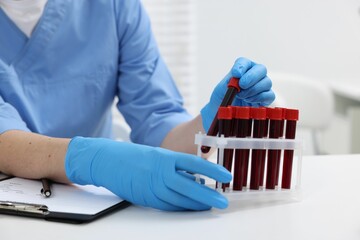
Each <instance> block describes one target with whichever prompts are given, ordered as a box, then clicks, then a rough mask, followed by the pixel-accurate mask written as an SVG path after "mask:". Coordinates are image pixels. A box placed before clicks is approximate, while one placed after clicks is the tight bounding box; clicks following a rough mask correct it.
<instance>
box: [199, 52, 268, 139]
mask: <svg viewBox="0 0 360 240" xmlns="http://www.w3.org/2000/svg"><path fill="white" fill-rule="evenodd" d="M266 74H267V70H266V67H265V66H264V65H261V64H257V63H254V62H252V61H251V60H249V59H246V58H239V59H237V60H236V61H235V63H234V66H233V67H232V69H231V71H230V72H229V73H228V74H227V75H226V76H225V78H224V79H223V80H222V81H221V82H220V83H219V84H218V85H217V86H216V87H215V89H214V91H213V93H212V94H211V98H210V101H209V103H208V104H206V105H205V107H204V108H203V109H202V110H201V117H202V120H203V127H204V129H205V131H206V132H208V130H209V128H210V125H211V122H212V121H213V119H214V117H215V115H216V113H217V111H218V108H219V106H220V104H221V101H222V100H223V98H224V96H225V93H226V91H227V89H228V86H227V85H228V83H229V80H230V78H231V77H236V78H240V81H239V82H240V88H241V90H240V92H239V93H238V94H237V95H236V97H235V99H234V102H233V104H232V105H234V106H254V107H259V106H268V105H270V104H271V103H272V102H273V101H274V99H275V94H274V92H273V91H272V90H271V87H272V83H271V80H270V78H268V77H267V76H266Z"/></svg>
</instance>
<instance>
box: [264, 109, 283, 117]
mask: <svg viewBox="0 0 360 240" xmlns="http://www.w3.org/2000/svg"><path fill="white" fill-rule="evenodd" d="M267 117H268V118H269V119H270V120H282V119H284V118H283V110H282V109H280V108H268V109H267Z"/></svg>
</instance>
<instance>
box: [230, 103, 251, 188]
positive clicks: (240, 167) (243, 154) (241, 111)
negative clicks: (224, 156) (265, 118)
mask: <svg viewBox="0 0 360 240" xmlns="http://www.w3.org/2000/svg"><path fill="white" fill-rule="evenodd" d="M233 112H235V116H234V117H235V121H234V122H235V124H234V129H235V130H234V131H235V136H236V137H237V138H245V137H247V135H248V128H249V119H250V108H249V107H234V108H233ZM249 152H250V150H249V149H236V150H235V160H234V181H233V190H240V191H241V190H242V187H243V186H244V180H245V179H246V177H245V178H244V175H245V174H247V171H248V169H247V162H248V161H249ZM245 185H246V183H245Z"/></svg>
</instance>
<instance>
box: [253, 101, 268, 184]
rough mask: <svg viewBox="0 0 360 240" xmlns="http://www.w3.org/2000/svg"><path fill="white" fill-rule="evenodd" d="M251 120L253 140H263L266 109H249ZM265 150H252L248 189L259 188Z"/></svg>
mask: <svg viewBox="0 0 360 240" xmlns="http://www.w3.org/2000/svg"><path fill="white" fill-rule="evenodd" d="M250 111H251V117H252V118H253V121H254V123H253V138H263V136H264V128H265V124H266V109H265V108H251V110H250ZM265 153H266V150H265V149H253V150H252V154H251V172H250V189H252V190H258V189H259V186H260V170H261V159H262V158H263V155H265Z"/></svg>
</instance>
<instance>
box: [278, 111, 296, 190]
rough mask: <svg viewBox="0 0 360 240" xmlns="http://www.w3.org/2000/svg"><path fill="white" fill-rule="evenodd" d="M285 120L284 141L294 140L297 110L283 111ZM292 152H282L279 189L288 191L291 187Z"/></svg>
mask: <svg viewBox="0 0 360 240" xmlns="http://www.w3.org/2000/svg"><path fill="white" fill-rule="evenodd" d="M285 120H286V132H285V138H286V139H295V134H296V122H297V121H298V120H299V110H297V109H286V110H285ZM293 156H294V150H284V163H283V173H282V182H281V188H284V189H290V187H291V174H292V164H293Z"/></svg>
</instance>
